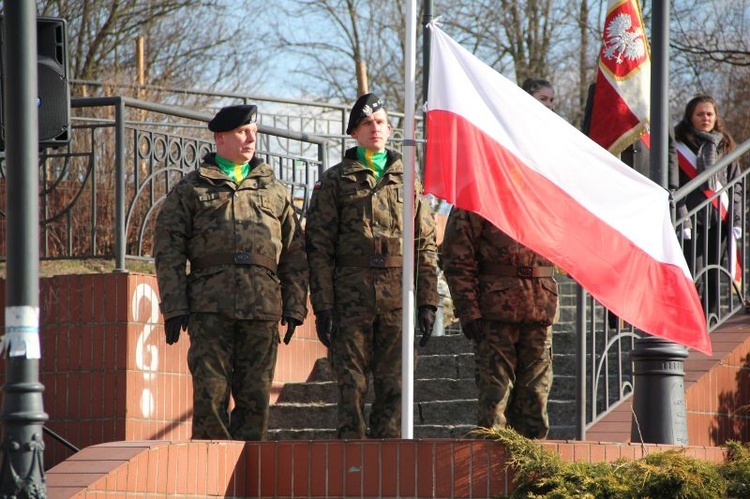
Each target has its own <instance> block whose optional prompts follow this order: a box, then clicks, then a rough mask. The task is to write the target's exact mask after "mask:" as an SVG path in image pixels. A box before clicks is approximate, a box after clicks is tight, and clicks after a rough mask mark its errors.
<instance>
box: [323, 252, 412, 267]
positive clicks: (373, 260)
mask: <svg viewBox="0 0 750 499" xmlns="http://www.w3.org/2000/svg"><path fill="white" fill-rule="evenodd" d="M336 266H337V267H371V268H376V269H386V268H400V267H403V266H404V259H403V258H401V257H400V256H384V255H372V256H339V257H338V258H336Z"/></svg>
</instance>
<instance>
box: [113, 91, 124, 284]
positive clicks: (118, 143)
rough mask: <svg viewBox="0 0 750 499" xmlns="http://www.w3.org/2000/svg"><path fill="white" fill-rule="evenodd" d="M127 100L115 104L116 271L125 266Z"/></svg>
mask: <svg viewBox="0 0 750 499" xmlns="http://www.w3.org/2000/svg"><path fill="white" fill-rule="evenodd" d="M125 251H126V248H125V102H123V100H122V99H117V103H116V104H115V272H127V269H126V268H125Z"/></svg>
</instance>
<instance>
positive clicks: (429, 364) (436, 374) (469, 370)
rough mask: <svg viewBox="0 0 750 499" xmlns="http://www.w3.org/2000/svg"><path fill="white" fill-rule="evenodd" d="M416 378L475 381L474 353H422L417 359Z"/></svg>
mask: <svg viewBox="0 0 750 499" xmlns="http://www.w3.org/2000/svg"><path fill="white" fill-rule="evenodd" d="M462 338H463V336H462ZM430 341H432V340H430ZM414 378H415V379H429V378H452V379H470V380H472V382H473V381H474V354H473V353H472V352H467V353H452V354H433V355H426V354H422V355H420V356H419V357H418V359H417V370H416V372H415V373H414Z"/></svg>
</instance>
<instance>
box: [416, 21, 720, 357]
mask: <svg viewBox="0 0 750 499" xmlns="http://www.w3.org/2000/svg"><path fill="white" fill-rule="evenodd" d="M430 27H431V29H432V45H431V50H432V52H431V60H430V83H429V90H428V95H429V98H428V100H427V150H426V158H425V189H426V191H427V192H430V193H432V194H434V195H435V196H437V197H439V198H442V199H445V200H447V201H448V202H450V203H453V204H454V205H456V206H458V207H459V208H463V209H465V210H470V211H473V212H476V213H479V214H480V215H482V216H483V217H484V218H486V219H487V220H489V221H490V222H492V223H493V224H494V225H496V226H497V227H499V228H500V229H501V230H503V231H504V232H506V233H507V234H509V235H510V236H511V237H513V238H515V239H516V240H518V241H519V242H521V243H522V244H524V245H526V246H527V247H529V248H531V249H533V250H534V251H536V252H538V253H540V254H541V255H543V256H545V257H547V258H549V259H550V260H551V261H552V262H554V263H555V264H556V265H558V266H559V267H561V268H562V269H564V270H565V271H567V272H568V273H569V275H570V276H571V277H572V278H573V279H575V280H576V281H578V282H579V283H580V284H581V285H582V286H583V287H584V288H586V289H587V290H588V291H589V292H590V293H591V294H592V295H593V296H594V297H595V298H596V299H597V300H599V301H600V302H601V303H602V304H603V305H604V306H606V307H607V308H609V309H610V310H612V311H613V312H614V313H615V314H617V315H618V316H620V317H621V318H622V319H624V320H625V321H627V322H629V323H630V324H633V325H634V326H636V327H638V328H640V329H642V330H643V331H646V332H648V333H650V334H653V335H656V336H661V337H664V338H667V339H670V340H672V341H675V342H678V343H681V344H683V345H686V346H689V347H692V348H695V349H697V350H700V351H701V352H704V353H706V354H710V353H711V342H710V340H709V338H708V330H707V328H706V319H705V316H704V314H703V309H702V308H701V304H700V300H699V298H698V293H697V291H696V288H695V284H694V283H693V279H692V277H691V275H690V271H689V270H688V266H687V263H686V261H685V257H684V256H683V254H682V251H681V249H680V245H679V243H678V241H677V236H676V234H675V232H674V229H673V227H672V224H671V217H670V210H669V200H668V193H667V191H666V190H664V189H662V188H661V187H660V186H658V185H657V184H655V183H653V182H652V181H651V180H649V179H647V178H646V177H644V176H643V175H641V174H639V173H638V172H636V171H634V170H633V169H631V168H629V167H628V166H627V165H625V164H624V163H622V162H621V161H620V160H618V159H617V158H615V157H614V156H613V155H612V154H610V153H609V152H607V151H606V150H605V149H603V148H601V147H600V146H598V145H597V144H596V143H595V142H593V141H591V140H590V139H589V138H588V137H586V136H585V135H584V134H582V133H581V132H579V131H578V130H577V129H576V128H574V127H573V126H571V125H570V124H569V123H567V122H566V121H565V120H564V119H562V118H560V117H559V116H557V115H556V114H555V113H553V112H551V111H550V110H549V109H547V108H546V107H544V106H543V105H542V104H541V103H540V102H538V101H537V100H536V99H534V98H533V97H531V96H530V95H528V94H527V93H526V92H524V91H523V90H521V89H520V88H519V87H518V86H517V85H515V84H514V83H512V82H511V81H509V80H507V79H506V78H504V77H503V76H502V75H500V74H499V73H497V72H496V71H495V70H494V69H492V68H491V67H489V66H487V65H485V64H484V63H482V62H481V61H480V60H478V59H477V58H476V57H474V55H472V54H471V53H470V52H469V51H467V50H466V49H464V48H463V47H461V46H460V45H459V44H458V43H456V42H455V41H454V40H452V39H451V38H450V37H449V36H448V35H446V34H445V33H444V32H443V31H442V30H441V29H440V28H438V27H437V26H436V25H435V23H431V24H430Z"/></svg>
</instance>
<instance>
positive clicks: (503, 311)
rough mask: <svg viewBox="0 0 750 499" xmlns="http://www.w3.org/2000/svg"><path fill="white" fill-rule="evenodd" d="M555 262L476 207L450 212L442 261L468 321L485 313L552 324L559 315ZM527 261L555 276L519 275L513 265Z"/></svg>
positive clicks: (496, 317)
mask: <svg viewBox="0 0 750 499" xmlns="http://www.w3.org/2000/svg"><path fill="white" fill-rule="evenodd" d="M552 265H553V264H552V262H550V261H549V260H547V259H546V258H544V257H542V256H540V255H539V254H537V253H535V252H533V251H531V250H530V249H528V248H527V247H525V246H523V245H521V244H519V243H518V242H516V241H515V240H514V239H512V238H511V237H510V236H508V235H507V234H505V233H504V232H502V231H501V230H500V229H498V228H497V227H495V226H494V225H492V224H491V223H490V222H488V221H487V220H485V219H484V218H482V217H481V216H480V215H477V214H476V213H472V212H468V211H464V210H460V209H457V208H454V209H453V210H452V211H451V214H450V216H449V217H448V223H447V225H446V227H445V237H444V239H443V244H442V266H443V270H444V271H445V278H446V280H447V281H448V287H449V288H450V292H451V297H452V298H453V304H454V306H455V308H456V315H458V317H459V319H460V320H461V321H462V322H463V323H465V322H468V321H471V320H474V319H479V318H482V319H487V320H496V321H503V322H511V323H524V322H529V323H542V324H552V323H553V322H554V321H555V318H556V315H557V282H556V281H555V279H554V278H553V277H551V272H552ZM527 267H546V268H547V271H548V272H549V273H550V276H549V277H520V276H519V275H518V274H516V275H512V274H513V273H514V272H511V271H510V270H511V269H512V270H516V269H519V268H521V270H528V269H527ZM500 268H502V269H503V270H502V271H500V270H499V269H500Z"/></svg>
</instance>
